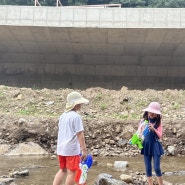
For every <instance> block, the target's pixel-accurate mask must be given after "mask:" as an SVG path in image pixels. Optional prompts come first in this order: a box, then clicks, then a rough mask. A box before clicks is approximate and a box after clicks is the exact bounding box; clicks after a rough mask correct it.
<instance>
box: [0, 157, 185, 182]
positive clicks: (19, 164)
mask: <svg viewBox="0 0 185 185" xmlns="http://www.w3.org/2000/svg"><path fill="white" fill-rule="evenodd" d="M94 160H96V161H97V165H96V166H93V167H92V168H91V169H90V170H89V172H88V181H87V184H88V185H93V184H94V180H95V179H96V177H97V175H98V174H100V173H108V174H111V175H112V176H113V177H114V178H116V179H120V178H119V177H120V175H121V174H122V173H123V172H117V171H115V170H114V169H113V168H110V167H107V163H112V164H113V163H114V161H128V164H129V166H128V167H127V169H126V171H125V172H124V173H125V174H128V173H129V171H131V170H133V171H139V172H144V171H145V170H144V163H143V158H142V156H139V157H133V158H113V157H111V158H110V157H109V158H99V157H98V158H96V157H94ZM161 168H162V171H163V172H164V171H165V172H175V171H185V157H162V161H161ZM13 169H15V170H19V169H21V170H24V169H29V176H26V177H21V178H17V179H15V183H16V184H17V185H51V184H52V182H53V178H54V176H55V174H56V172H57V171H58V169H59V167H58V161H57V158H56V159H54V160H52V159H51V158H50V157H46V156H29V157H28V156H27V157H26V156H22V157H21V156H19V157H18V156H17V157H0V176H2V175H8V174H9V172H10V171H12V170H13ZM163 178H164V180H166V181H168V182H171V183H173V184H185V175H171V176H166V175H164V176H163Z"/></svg>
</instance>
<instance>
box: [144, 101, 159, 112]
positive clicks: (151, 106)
mask: <svg viewBox="0 0 185 185" xmlns="http://www.w3.org/2000/svg"><path fill="white" fill-rule="evenodd" d="M143 111H146V112H151V113H155V114H161V107H160V104H159V103H158V102H151V103H150V104H149V105H148V107H147V108H146V109H144V110H143Z"/></svg>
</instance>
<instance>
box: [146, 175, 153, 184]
mask: <svg viewBox="0 0 185 185" xmlns="http://www.w3.org/2000/svg"><path fill="white" fill-rule="evenodd" d="M147 181H148V184H149V185H153V178H152V177H147Z"/></svg>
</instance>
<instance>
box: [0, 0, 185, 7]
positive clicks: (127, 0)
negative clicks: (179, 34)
mask: <svg viewBox="0 0 185 185" xmlns="http://www.w3.org/2000/svg"><path fill="white" fill-rule="evenodd" d="M38 1H39V3H40V4H41V5H42V6H56V0H38ZM60 2H61V3H62V5H63V6H75V5H98V4H121V5H122V7H150V8H183V7H185V0H60ZM34 4H35V0H14V1H12V0H0V5H26V6H33V5H34Z"/></svg>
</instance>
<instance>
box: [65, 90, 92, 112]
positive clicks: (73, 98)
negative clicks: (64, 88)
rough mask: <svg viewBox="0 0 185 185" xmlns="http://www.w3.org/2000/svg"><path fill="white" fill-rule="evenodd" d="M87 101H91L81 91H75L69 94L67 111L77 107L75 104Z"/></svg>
mask: <svg viewBox="0 0 185 185" xmlns="http://www.w3.org/2000/svg"><path fill="white" fill-rule="evenodd" d="M87 103H89V100H88V99H86V98H84V97H82V95H81V94H80V93H79V92H76V91H73V92H71V93H69V94H68V95H67V103H66V110H65V112H68V111H70V110H72V109H73V108H74V107H75V105H78V104H87Z"/></svg>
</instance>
